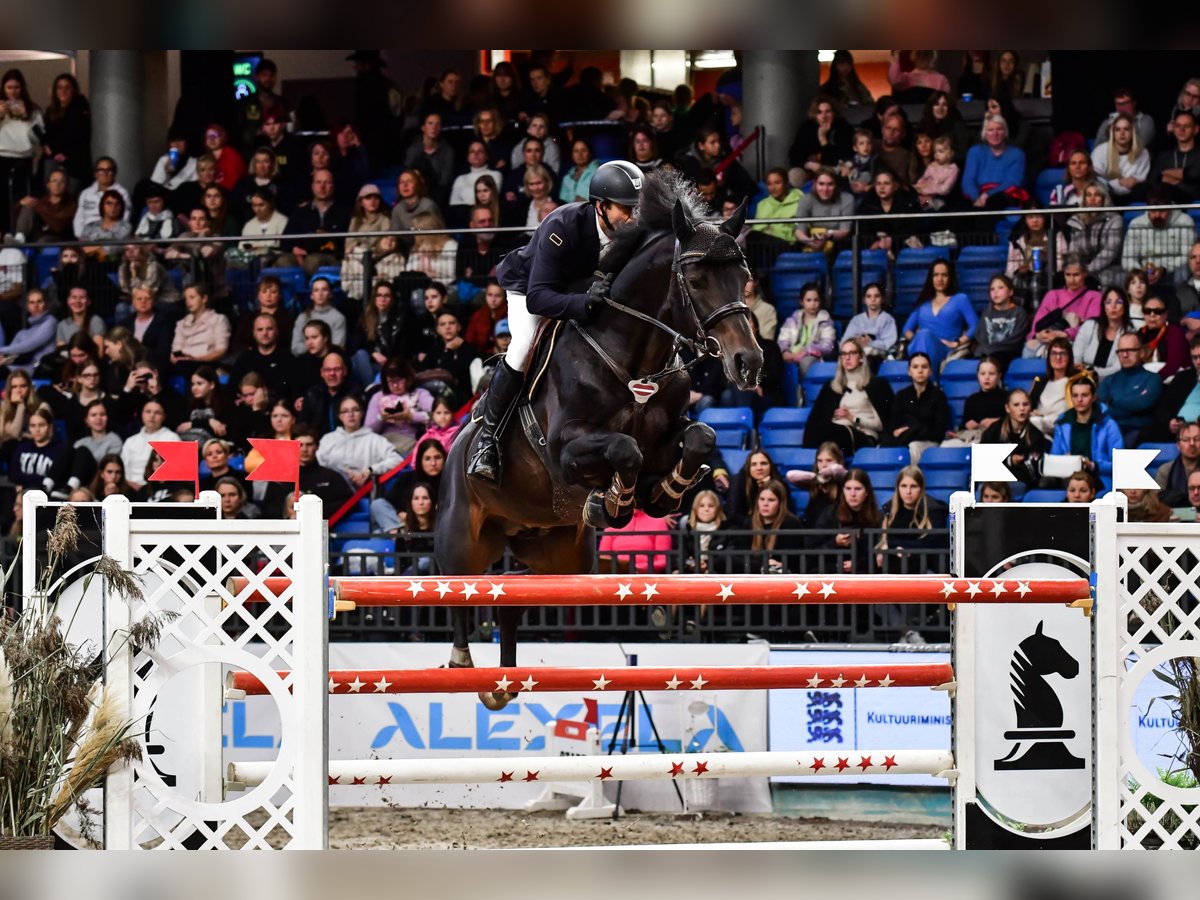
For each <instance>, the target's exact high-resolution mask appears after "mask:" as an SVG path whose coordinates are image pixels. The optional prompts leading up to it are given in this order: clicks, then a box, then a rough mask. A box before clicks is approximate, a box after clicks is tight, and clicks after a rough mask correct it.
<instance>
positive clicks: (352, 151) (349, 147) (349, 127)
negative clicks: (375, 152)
mask: <svg viewBox="0 0 1200 900" xmlns="http://www.w3.org/2000/svg"><path fill="white" fill-rule="evenodd" d="M331 150H332V153H331V156H330V159H329V169H330V171H332V172H333V182H334V184H336V185H338V186H339V190H341V191H343V192H345V194H346V196H347V197H348V196H351V195H353V194H355V193H356V192H357V191H358V190H359V188H361V187H362V186H363V185H364V184H366V183H367V180H368V179H369V178H370V177H371V164H370V159H369V157H368V156H367V149H366V148H365V147H364V146H363V145H362V141H361V139H360V138H359V135H358V129H357V128H355V126H354V123H352V122H342V123H341V124H340V125H338V126H337V128H336V129H335V131H334V144H333V147H332V148H331Z"/></svg>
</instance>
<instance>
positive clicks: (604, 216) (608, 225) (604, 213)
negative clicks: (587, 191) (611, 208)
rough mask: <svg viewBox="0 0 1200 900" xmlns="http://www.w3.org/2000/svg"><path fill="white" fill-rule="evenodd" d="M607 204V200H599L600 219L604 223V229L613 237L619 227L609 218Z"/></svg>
mask: <svg viewBox="0 0 1200 900" xmlns="http://www.w3.org/2000/svg"><path fill="white" fill-rule="evenodd" d="M606 205H607V201H605V200H600V201H597V212H599V213H600V221H602V222H603V223H604V230H605V231H607V232H608V234H609V236H610V237H611V236H612V234H613V232H615V231H616V230H617V229H616V228H615V227H614V226H613V223H612V221H611V220H610V219H609V218H608V210H607V209H605V206H606Z"/></svg>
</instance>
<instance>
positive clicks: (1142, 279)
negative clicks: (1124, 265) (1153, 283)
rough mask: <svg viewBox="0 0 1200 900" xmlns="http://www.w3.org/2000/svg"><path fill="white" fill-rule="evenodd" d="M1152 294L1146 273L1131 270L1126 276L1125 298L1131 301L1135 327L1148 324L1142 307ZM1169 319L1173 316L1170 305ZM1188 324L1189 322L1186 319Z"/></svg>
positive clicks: (1131, 318)
mask: <svg viewBox="0 0 1200 900" xmlns="http://www.w3.org/2000/svg"><path fill="white" fill-rule="evenodd" d="M1149 293H1150V282H1149V281H1147V280H1146V273H1145V272H1143V271H1142V270H1141V269H1131V270H1130V271H1129V272H1128V273H1127V274H1126V275H1125V296H1126V297H1127V298H1128V299H1129V318H1130V321H1132V322H1133V327H1134V328H1138V329H1140V328H1141V327H1142V326H1143V325H1145V324H1146V316H1145V314H1144V313H1143V312H1142V307H1143V306H1144V305H1145V302H1146V297H1147V296H1148V295H1149ZM1167 314H1168V317H1170V316H1171V309H1170V304H1169V303H1168V309H1167ZM1184 321H1185V322H1186V321H1187V320H1186V319H1184Z"/></svg>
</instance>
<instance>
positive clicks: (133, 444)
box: [121, 399, 179, 490]
mask: <svg viewBox="0 0 1200 900" xmlns="http://www.w3.org/2000/svg"><path fill="white" fill-rule="evenodd" d="M165 417H166V410H165V409H164V407H163V405H162V403H161V402H159V401H158V400H153V399H152V400H147V401H146V402H145V403H143V404H142V412H141V419H142V428H141V430H140V431H139V432H137V433H136V434H134V435H132V436H131V437H128V438H126V439H125V444H124V445H123V446H122V447H121V463H122V464H123V465H124V466H125V471H126V472H127V473H137V474H136V477H137V478H142V477H143V475H142V473H144V472H145V471H146V464H147V463H148V462H149V461H150V453H151V451H152V450H153V448H152V447H151V446H150V441H177V440H179V435H177V434H176V433H175V432H173V431H172V430H171V429H170V428H166V427H165V426H164V425H163V422H164V421H165ZM142 484H143V482H142V481H135V482H130V486H131V487H132V488H133V489H134V490H138V489H140V488H141V486H142Z"/></svg>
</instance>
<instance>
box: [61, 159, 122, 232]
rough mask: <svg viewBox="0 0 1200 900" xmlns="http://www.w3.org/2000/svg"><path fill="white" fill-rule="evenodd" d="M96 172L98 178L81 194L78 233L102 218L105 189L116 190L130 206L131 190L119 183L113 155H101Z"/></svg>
mask: <svg viewBox="0 0 1200 900" xmlns="http://www.w3.org/2000/svg"><path fill="white" fill-rule="evenodd" d="M95 174H96V180H95V181H94V182H93V183H92V184H90V185H89V186H88V187H86V188H84V189H83V190H82V191H81V192H80V194H79V203H78V205H77V207H76V210H75V221H74V223H73V224H74V231H75V234H77V235H82V234H83V229H84V226H85V225H88V224H90V223H92V222H96V221H99V220H100V199H101V197H102V196H103V195H104V193H105V191H109V190H113V191H116V192H117V193H118V194H120V195H121V199H122V200H124V201H125V209H126V211H128V210H129V208H130V201H129V191H127V190H125V188H123V187H121V185H119V184H117V163H116V161H115V160H114V159H113V158H112V157H111V156H101V157H100V158H99V159H98V160H96V168H95Z"/></svg>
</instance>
